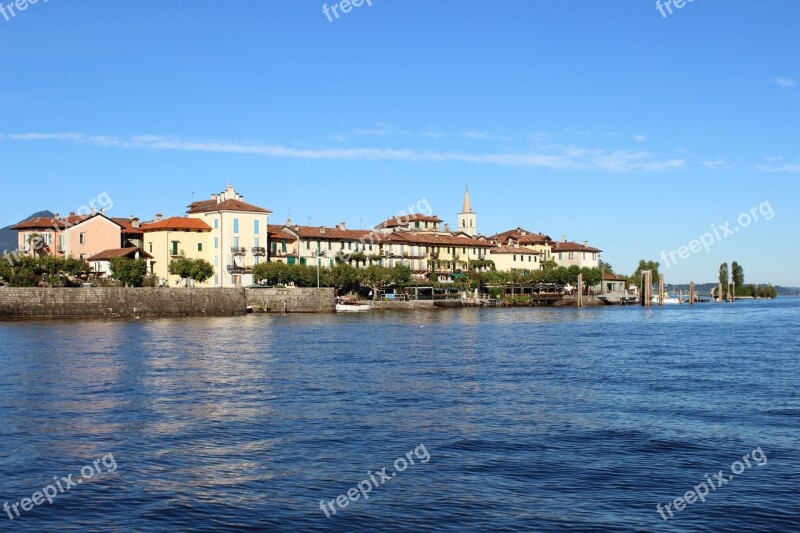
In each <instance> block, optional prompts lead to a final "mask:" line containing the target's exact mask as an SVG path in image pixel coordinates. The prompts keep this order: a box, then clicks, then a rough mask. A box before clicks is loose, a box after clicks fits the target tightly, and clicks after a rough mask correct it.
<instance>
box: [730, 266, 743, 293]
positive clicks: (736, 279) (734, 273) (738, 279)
mask: <svg viewBox="0 0 800 533" xmlns="http://www.w3.org/2000/svg"><path fill="white" fill-rule="evenodd" d="M731 278H732V279H733V283H734V284H735V285H736V287H742V286H744V269H743V268H742V265H740V264H739V263H737V262H736V261H734V262H733V263H731Z"/></svg>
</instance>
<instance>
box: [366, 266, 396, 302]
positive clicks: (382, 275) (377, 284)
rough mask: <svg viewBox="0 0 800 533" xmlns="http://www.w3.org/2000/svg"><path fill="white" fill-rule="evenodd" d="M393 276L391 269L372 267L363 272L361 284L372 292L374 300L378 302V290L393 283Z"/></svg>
mask: <svg viewBox="0 0 800 533" xmlns="http://www.w3.org/2000/svg"><path fill="white" fill-rule="evenodd" d="M393 274H394V273H393V272H392V269H391V268H386V267H381V266H376V265H372V266H370V267H367V268H366V269H365V270H364V271H363V273H362V278H361V282H362V283H363V284H364V285H365V286H366V287H369V288H370V289H371V290H372V299H373V300H377V299H378V290H379V289H382V288H384V287H386V286H387V285H388V284H389V283H391V282H392V277H393Z"/></svg>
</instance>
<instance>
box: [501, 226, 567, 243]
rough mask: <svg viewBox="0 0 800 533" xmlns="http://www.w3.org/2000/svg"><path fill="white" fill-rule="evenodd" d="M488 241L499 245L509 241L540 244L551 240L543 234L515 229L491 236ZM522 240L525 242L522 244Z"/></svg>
mask: <svg viewBox="0 0 800 533" xmlns="http://www.w3.org/2000/svg"><path fill="white" fill-rule="evenodd" d="M489 239H490V240H493V241H497V242H499V243H500V244H508V241H509V239H514V240H515V241H519V243H520V244H540V243H543V242H548V241H551V240H552V239H551V238H550V236H549V235H545V234H544V233H534V232H532V231H528V230H526V229H524V228H515V229H512V230H508V231H504V232H503V233H498V234H497V235H492V236H491V237H489ZM523 240H524V241H525V242H524V243H523V242H522V241H523Z"/></svg>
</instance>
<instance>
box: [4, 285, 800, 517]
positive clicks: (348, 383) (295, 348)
mask: <svg viewBox="0 0 800 533" xmlns="http://www.w3.org/2000/svg"><path fill="white" fill-rule="evenodd" d="M799 323H800V299H780V300H778V301H774V302H744V303H737V304H735V305H712V304H706V305H701V306H695V307H689V306H675V307H667V308H664V309H658V308H654V309H642V308H602V309H586V310H577V309H511V310H491V309H490V310H475V309H470V310H463V311H442V312H417V313H391V314H389V313H372V314H370V315H368V316H336V315H308V316H300V315H294V316H248V317H240V318H207V319H206V318H197V319H178V320H175V319H163V320H139V321H55V322H6V323H0V407H1V408H2V411H0V414H1V415H2V416H1V417H0V420H1V422H0V447H1V449H0V474H2V476H1V477H0V504H1V503H3V502H9V504H14V503H17V502H19V501H21V500H22V499H23V498H31V496H32V495H33V494H34V493H35V492H36V491H39V490H41V489H42V488H43V487H45V486H47V485H48V484H50V483H54V482H55V481H54V479H53V478H54V476H55V477H58V478H61V477H67V476H68V475H69V474H73V480H75V479H80V478H81V474H80V472H81V468H82V467H85V466H87V465H88V466H89V467H90V469H91V468H92V466H91V465H92V464H93V463H94V461H95V460H97V459H100V458H103V457H106V461H107V462H106V464H108V465H111V464H112V461H111V457H110V456H108V454H112V455H113V463H114V464H115V465H116V468H115V469H113V468H112V466H108V467H106V466H105V465H104V463H102V462H100V463H97V465H96V466H97V470H100V471H101V473H100V474H95V475H93V477H92V479H87V480H82V479H81V481H82V483H81V484H80V485H76V486H75V487H72V488H71V489H70V490H68V491H65V492H64V493H63V494H58V495H57V496H56V497H55V498H54V499H53V504H52V505H50V504H48V503H47V501H45V502H44V503H43V504H42V505H39V506H35V507H34V508H33V509H32V510H31V511H28V512H22V511H21V513H20V515H21V516H20V517H19V518H17V517H16V516H15V517H14V518H15V519H14V520H13V521H11V520H10V519H9V517H8V516H9V514H11V515H13V514H14V512H13V510H11V511H10V512H9V513H7V512H5V511H4V513H3V514H2V515H0V531H6V530H7V531H47V530H54V529H60V530H77V531H89V530H91V531H184V530H190V529H191V530H207V531H212V530H215V531H219V530H251V531H297V532H299V531H364V532H367V531H369V532H375V531H468V530H471V531H486V530H494V531H561V530H570V531H597V530H605V531H687V530H690V531H734V530H736V531H798V530H800V497H798V494H800V490H798V489H800V374H799V372H798V358H799V357H800V353H799V352H800V350H799V349H798V341H797V336H798V330H800V326H799V325H798V324H799ZM420 445H424V447H425V450H427V452H428V456H429V459H430V460H429V461H427V462H425V463H423V462H422V460H421V459H419V458H418V456H415V455H411V457H412V458H413V459H415V464H414V465H413V466H409V467H408V469H407V470H405V471H404V472H402V473H398V474H397V476H396V477H395V478H393V479H391V481H388V482H386V483H384V484H383V485H382V486H379V487H377V488H375V489H374V490H372V492H371V493H370V494H369V496H370V498H369V500H368V501H364V499H363V498H360V499H359V500H358V501H356V502H355V503H350V504H349V505H348V507H347V509H344V510H342V509H339V508H337V514H336V515H335V516H331V517H330V518H327V517H326V514H325V513H324V512H323V511H322V510H321V508H320V501H321V500H325V501H330V500H333V499H335V498H336V497H337V496H339V495H341V494H346V493H347V491H348V490H349V489H351V488H354V487H356V485H357V484H358V483H359V482H361V481H363V480H365V479H368V473H370V472H372V473H373V475H375V473H376V472H378V471H380V470H381V469H382V468H383V467H389V469H388V471H389V472H392V471H393V470H394V468H395V467H394V463H395V460H396V459H398V458H401V457H407V456H406V454H407V452H409V451H412V450H415V449H417V450H418V451H419V448H418V447H419V446H420ZM757 448H761V450H762V451H763V452H764V456H765V457H766V458H767V459H768V461H767V463H766V464H764V465H763V466H758V465H757V464H756V462H755V461H751V467H750V468H747V469H746V470H745V471H744V472H743V473H741V475H738V476H735V478H734V479H733V480H730V481H729V482H728V483H727V484H725V485H724V486H723V487H720V488H719V489H716V490H714V491H713V492H711V493H710V494H709V496H708V497H707V499H706V502H705V503H702V502H700V501H697V502H696V503H694V504H693V505H690V506H689V507H687V508H686V509H685V510H683V511H680V512H675V514H674V517H673V518H672V519H671V520H670V521H669V522H665V521H664V520H662V518H661V516H660V515H659V514H658V512H657V511H656V504H658V503H661V504H662V505H666V504H667V503H669V502H672V501H673V500H675V499H676V498H678V497H682V496H684V494H685V493H686V492H688V491H691V490H692V489H693V487H695V486H697V485H698V484H699V483H701V482H703V481H704V478H705V475H706V474H709V475H712V476H713V475H714V474H716V473H717V472H719V471H721V470H724V471H725V472H726V473H728V474H730V471H731V465H732V464H733V463H734V462H735V461H737V460H741V459H742V457H743V456H744V455H746V454H748V453H749V452H751V451H753V450H755V449H757ZM112 469H113V470H114V471H110V470H112ZM376 478H377V476H376ZM673 509H674V507H673ZM329 513H330V511H329Z"/></svg>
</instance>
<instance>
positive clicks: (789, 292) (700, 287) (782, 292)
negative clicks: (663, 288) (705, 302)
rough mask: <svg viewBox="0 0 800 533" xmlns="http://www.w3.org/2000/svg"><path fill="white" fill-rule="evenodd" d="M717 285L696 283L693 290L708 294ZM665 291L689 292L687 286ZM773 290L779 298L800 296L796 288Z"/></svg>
mask: <svg viewBox="0 0 800 533" xmlns="http://www.w3.org/2000/svg"><path fill="white" fill-rule="evenodd" d="M718 286H719V284H718V283H697V284H695V290H696V291H697V292H709V291H710V290H711V289H715V288H716V287H718ZM667 289H669V290H672V291H683V292H688V291H689V284H688V283H685V284H675V285H671V284H667ZM775 290H776V291H778V295H779V296H794V295H796V294H800V288H798V287H781V286H779V285H776V286H775Z"/></svg>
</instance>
